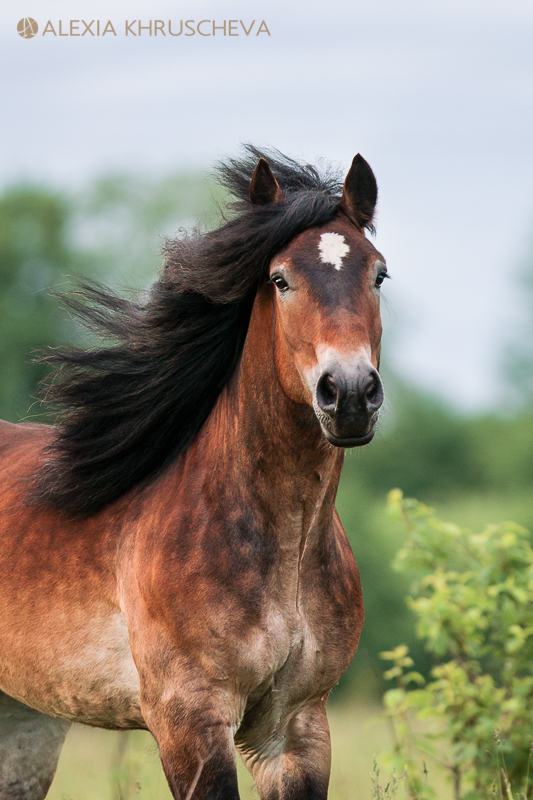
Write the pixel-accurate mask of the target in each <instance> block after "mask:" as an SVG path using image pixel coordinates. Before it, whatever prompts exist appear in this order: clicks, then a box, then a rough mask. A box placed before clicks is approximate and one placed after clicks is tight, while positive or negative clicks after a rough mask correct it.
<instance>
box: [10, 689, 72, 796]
mask: <svg viewBox="0 0 533 800" xmlns="http://www.w3.org/2000/svg"><path fill="white" fill-rule="evenodd" d="M69 727H70V722H66V721H65V720H62V719H55V718H53V717H48V716H47V715H46V714H41V713H40V712H39V711H35V710H34V709H33V708H30V707H29V706H26V705H24V704H23V703H19V702H18V700H14V699H13V698H12V697H9V696H8V695H6V694H4V693H3V692H0V800H43V798H44V797H46V794H47V792H48V789H49V788H50V784H51V783H52V779H53V777H54V774H55V771H56V767H57V760H58V758H59V753H60V752H61V747H62V745H63V742H64V740H65V736H66V735H67V731H68V729H69Z"/></svg>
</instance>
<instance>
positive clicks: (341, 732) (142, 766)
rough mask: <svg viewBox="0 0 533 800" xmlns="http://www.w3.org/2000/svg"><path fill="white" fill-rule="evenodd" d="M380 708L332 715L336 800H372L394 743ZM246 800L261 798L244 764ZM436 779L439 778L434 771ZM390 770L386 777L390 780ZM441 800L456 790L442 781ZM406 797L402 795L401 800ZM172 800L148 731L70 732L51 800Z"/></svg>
mask: <svg viewBox="0 0 533 800" xmlns="http://www.w3.org/2000/svg"><path fill="white" fill-rule="evenodd" d="M379 717H380V708H379V706H373V707H370V706H361V705H359V706H356V705H354V704H352V705H344V706H341V705H339V704H337V705H334V706H333V707H332V708H331V709H330V711H329V718H330V723H331V738H332V747H333V765H332V776H331V785H330V795H329V797H330V800H370V798H371V797H372V782H371V777H370V776H371V772H372V760H373V755H374V753H379V752H380V751H381V750H383V748H384V747H385V746H387V744H389V743H390V732H389V730H388V727H387V723H386V722H385V721H384V720H381V719H379ZM238 767H239V782H240V786H241V796H242V798H243V800H251V798H254V797H255V798H257V796H258V795H257V792H256V791H255V789H254V787H253V784H252V781H251V779H250V776H249V775H248V773H247V772H246V770H245V769H244V767H243V765H242V763H241V762H240V760H239V762H238ZM429 769H430V770H432V778H433V779H434V778H435V774H434V772H433V770H435V771H436V769H437V768H434V767H433V766H432V765H430V766H429ZM385 773H386V770H385V771H384V772H383V773H382V779H383V777H385ZM440 784H441V785H440V790H439V800H450V798H451V796H452V795H451V786H450V785H449V784H448V783H447V782H446V781H445V780H444V779H442V780H441V781H440ZM404 797H405V794H404V792H403V789H401V790H400V793H399V796H398V800H403V798H404ZM134 798H135V800H137V798H138V800H170V798H171V795H170V792H169V790H168V787H167V783H166V780H165V776H164V775H163V771H162V769H161V766H160V762H159V757H158V753H157V746H156V744H155V742H154V740H153V739H152V737H151V736H150V734H148V733H145V732H144V731H132V732H130V733H125V734H124V733H113V732H109V731H100V730H94V729H91V728H87V727H84V726H82V725H75V726H73V727H72V730H71V731H70V733H69V735H68V738H67V742H66V744H65V747H64V749H63V753H62V755H61V758H60V761H59V767H58V771H57V774H56V777H55V779H54V782H53V784H52V788H51V790H50V793H49V795H48V798H47V800H133V799H134Z"/></svg>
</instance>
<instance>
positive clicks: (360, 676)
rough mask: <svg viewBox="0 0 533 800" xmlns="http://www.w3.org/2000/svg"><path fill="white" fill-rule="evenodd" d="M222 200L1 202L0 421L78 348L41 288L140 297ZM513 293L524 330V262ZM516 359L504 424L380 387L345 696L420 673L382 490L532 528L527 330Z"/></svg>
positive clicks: (16, 417)
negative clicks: (404, 662)
mask: <svg viewBox="0 0 533 800" xmlns="http://www.w3.org/2000/svg"><path fill="white" fill-rule="evenodd" d="M218 191H219V190H218V189H217V188H216V187H214V186H213V185H212V184H211V183H209V182H208V181H207V180H201V179H200V178H199V176H197V175H177V176H171V177H166V178H164V179H160V180H147V179H143V178H141V177H135V176H129V175H122V176H120V175H119V176H114V177H106V178H105V179H101V180H98V181H95V182H94V183H93V184H91V185H90V186H88V187H86V188H85V189H84V190H83V191H81V192H79V193H71V194H68V193H66V192H60V191H57V190H50V189H49V188H46V187H40V186H31V185H18V186H13V187H11V188H8V189H6V190H5V191H4V192H3V194H2V195H1V196H0V305H1V307H2V314H1V316H0V326H1V328H0V417H2V418H4V419H8V420H11V421H14V422H17V421H20V420H22V419H31V420H39V419H43V418H44V419H46V415H45V411H44V409H43V408H42V406H40V405H39V403H38V402H37V401H36V398H37V397H38V394H39V389H38V383H39V381H40V380H41V379H42V378H43V377H44V371H43V368H42V367H41V366H40V365H38V364H36V363H34V362H33V361H32V359H33V353H34V352H35V351H36V350H39V349H41V348H43V347H47V346H50V345H51V346H57V345H61V344H63V343H66V342H71V341H76V340H77V338H78V337H79V336H80V333H79V331H78V330H77V329H76V327H75V326H74V324H73V323H72V321H71V320H70V319H69V318H68V316H67V315H66V312H65V311H64V309H62V307H61V305H60V303H59V302H58V300H57V298H55V297H54V296H53V295H52V294H51V291H50V289H51V288H52V290H55V291H58V292H62V291H65V290H68V289H69V288H71V287H72V285H73V282H75V279H76V276H88V277H93V278H96V279H98V280H102V281H104V282H107V283H109V284H110V285H112V286H113V287H114V288H118V289H122V290H125V289H126V288H129V289H130V290H133V291H136V292H142V291H143V290H145V289H146V288H147V286H148V285H149V283H150V282H151V280H152V279H153V277H154V275H155V274H156V272H157V270H158V268H159V266H160V259H159V257H158V251H159V248H160V244H161V237H162V236H165V235H172V234H176V233H177V231H178V230H179V228H180V227H182V226H187V227H190V226H191V225H194V224H196V223H197V222H198V221H199V220H200V219H202V221H203V223H204V224H205V221H206V214H208V217H207V224H209V223H210V222H211V221H213V222H214V221H215V219H216V218H217V212H216V210H213V209H214V207H215V206H216V203H217V200H218V199H219V195H218V194H217V192H218ZM209 209H212V210H211V211H209ZM209 214H210V215H211V217H209ZM522 285H523V287H524V289H525V292H524V295H523V296H524V298H525V301H524V302H525V307H526V311H528V312H529V313H528V315H526V316H527V319H529V321H530V324H531V325H533V322H531V320H533V314H532V313H531V311H532V310H533V308H532V306H533V263H532V264H530V265H529V266H528V265H526V269H525V272H524V276H523V277H522ZM528 302H529V308H527V303H528ZM384 350H385V353H386V342H385V348H384ZM512 353H513V357H512V358H506V359H505V361H506V364H507V365H508V367H507V369H508V374H507V380H508V385H509V386H510V387H512V390H513V392H514V393H515V398H518V401H517V402H516V403H515V406H514V408H515V411H514V412H513V414H512V415H509V414H508V413H507V415H504V414H497V413H492V414H480V415H477V416H476V415H470V416H464V415H461V414H459V413H457V412H455V411H453V410H452V409H450V408H449V407H447V406H446V405H445V404H444V403H443V402H441V401H440V400H439V399H438V398H435V397H432V396H430V395H428V394H425V393H424V392H423V391H421V390H419V389H417V388H415V387H413V386H408V385H405V384H404V383H402V382H401V381H400V380H399V379H398V378H397V376H394V375H393V374H389V375H385V385H386V393H387V407H386V409H385V412H386V413H385V414H384V424H383V426H382V429H381V431H380V433H379V434H378V435H377V436H376V438H375V440H374V442H373V443H372V445H371V446H370V447H365V448H361V449H357V450H355V451H350V452H348V453H347V456H346V465H345V469H344V473H343V478H342V482H341V486H340V489H339V495H338V507H339V511H340V514H341V517H342V519H343V522H344V524H345V527H346V529H347V531H348V534H349V536H350V540H351V542H352V546H353V549H354V552H355V555H356V558H357V560H358V563H359V566H360V570H361V575H362V580H363V590H364V595H365V604H366V610H367V622H366V625H365V629H364V633H363V637H362V640H361V647H360V652H359V654H358V656H357V658H356V663H355V667H354V668H353V669H352V672H351V673H350V675H351V677H350V676H349V677H348V678H347V679H346V680H345V681H344V685H346V683H347V682H350V681H351V682H352V686H353V685H354V684H357V683H359V684H360V685H361V687H362V690H364V692H365V694H366V693H368V691H370V690H371V689H370V684H369V682H372V681H374V678H373V677H372V675H373V674H375V689H376V691H377V690H378V688H379V687H378V685H377V681H378V678H377V674H378V672H379V667H378V664H379V660H378V656H377V654H378V653H379V652H380V651H382V650H387V649H390V647H391V646H394V645H395V644H396V643H397V642H398V641H404V642H406V643H407V644H408V645H409V647H410V648H411V651H412V652H413V654H414V656H415V660H416V661H417V663H419V664H420V663H422V664H423V663H424V662H423V659H424V655H423V653H422V652H421V651H420V648H421V645H420V643H419V642H418V641H417V640H416V638H415V636H414V633H413V632H414V624H413V620H412V617H411V612H409V610H408V609H407V606H406V604H405V601H404V597H405V595H406V593H407V583H406V581H407V579H406V578H405V577H404V576H400V575H398V574H395V573H393V572H392V571H391V568H390V564H391V561H392V559H393V557H394V554H395V553H396V551H397V550H398V548H399V547H400V546H401V542H399V541H397V535H398V534H397V529H396V528H394V527H393V526H392V525H391V524H390V523H389V522H388V521H387V518H386V515H385V513H384V505H385V497H386V494H387V492H388V491H389V490H390V489H391V488H393V487H399V488H401V489H402V490H403V492H404V493H405V494H406V495H408V496H415V497H417V498H418V499H419V500H422V501H423V502H425V503H427V504H435V505H436V506H437V508H438V511H439V515H440V516H441V517H447V516H448V517H449V518H451V519H454V520H455V521H456V522H458V523H459V524H462V525H466V526H472V527H476V526H482V525H483V524H484V523H486V522H488V521H493V522H497V521H499V520H501V519H513V520H514V521H515V522H517V523H520V524H522V525H524V526H525V527H527V528H529V529H530V530H533V503H532V502H531V500H530V492H531V486H532V484H533V327H532V328H531V331H530V335H529V336H528V337H524V336H523V335H522V336H520V335H519V334H518V333H517V336H516V346H513V349H512ZM509 365H510V366H509ZM374 665H375V666H374ZM428 665H429V662H428Z"/></svg>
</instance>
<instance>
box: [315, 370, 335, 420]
mask: <svg viewBox="0 0 533 800" xmlns="http://www.w3.org/2000/svg"><path fill="white" fill-rule="evenodd" d="M338 396H339V387H338V386H337V384H336V383H335V381H334V379H333V377H332V376H331V375H328V373H325V374H324V375H322V377H321V378H320V380H319V381H318V384H317V387H316V399H317V403H318V405H319V406H320V408H321V409H322V410H323V411H330V412H331V411H334V410H335V406H336V405H337V399H338Z"/></svg>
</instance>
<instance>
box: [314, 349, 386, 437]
mask: <svg viewBox="0 0 533 800" xmlns="http://www.w3.org/2000/svg"><path fill="white" fill-rule="evenodd" d="M382 403H383V386H382V383H381V379H380V377H379V374H378V371H377V370H376V369H375V368H374V367H373V366H372V365H371V364H370V363H368V362H363V363H361V364H359V365H357V366H356V367H352V368H351V369H350V371H346V370H343V369H342V367H341V366H340V365H337V364H335V365H331V366H330V367H329V368H328V369H326V370H324V372H323V373H322V375H321V376H320V378H319V379H318V382H317V385H316V390H315V397H314V402H313V406H314V410H315V414H316V416H317V418H318V420H319V422H320V424H321V426H322V430H323V432H324V435H325V436H326V438H327V440H328V441H329V442H330V443H331V444H333V445H336V446H337V447H358V446H360V445H363V444H367V443H368V442H370V441H371V439H372V438H373V436H374V432H375V427H376V422H377V418H378V413H379V409H380V408H381V405H382Z"/></svg>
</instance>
